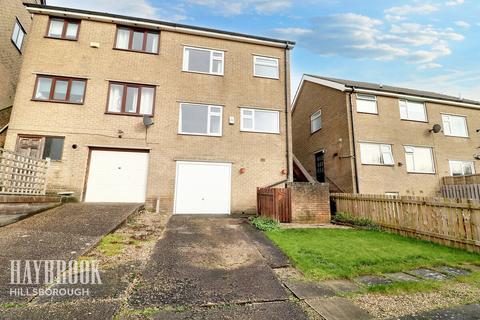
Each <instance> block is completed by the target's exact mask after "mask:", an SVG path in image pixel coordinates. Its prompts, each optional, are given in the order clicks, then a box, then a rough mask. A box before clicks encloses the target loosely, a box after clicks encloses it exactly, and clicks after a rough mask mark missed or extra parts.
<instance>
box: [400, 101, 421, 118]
mask: <svg viewBox="0 0 480 320" xmlns="http://www.w3.org/2000/svg"><path fill="white" fill-rule="evenodd" d="M399 103H400V118H401V119H404V120H412V121H423V122H427V112H426V110H425V103H423V102H418V101H409V100H400V101H399Z"/></svg>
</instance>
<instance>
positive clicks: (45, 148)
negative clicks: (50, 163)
mask: <svg viewBox="0 0 480 320" xmlns="http://www.w3.org/2000/svg"><path fill="white" fill-rule="evenodd" d="M64 140H65V138H64V137H44V136H24V135H20V136H19V137H18V140H17V146H16V152H17V153H20V154H22V155H25V156H27V157H33V158H42V159H47V158H50V160H54V161H58V160H61V159H62V154H63V145H64Z"/></svg>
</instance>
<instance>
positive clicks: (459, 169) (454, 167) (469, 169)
mask: <svg viewBox="0 0 480 320" xmlns="http://www.w3.org/2000/svg"><path fill="white" fill-rule="evenodd" d="M448 164H449V165H450V172H451V173H452V176H468V175H472V174H475V165H474V164H473V161H449V162H448Z"/></svg>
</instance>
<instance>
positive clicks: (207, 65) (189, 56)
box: [183, 47, 224, 75]
mask: <svg viewBox="0 0 480 320" xmlns="http://www.w3.org/2000/svg"><path fill="white" fill-rule="evenodd" d="M223 68H224V52H223V51H217V50H210V49H202V48H192V47H184V48H183V71H190V72H200V73H209V74H215V75H223Z"/></svg>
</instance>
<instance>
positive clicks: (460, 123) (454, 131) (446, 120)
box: [442, 114, 468, 138]
mask: <svg viewBox="0 0 480 320" xmlns="http://www.w3.org/2000/svg"><path fill="white" fill-rule="evenodd" d="M442 121H443V133H444V134H445V135H446V136H453V137H465V138H468V128H467V118H466V117H464V116H454V115H450V114H442Z"/></svg>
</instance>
